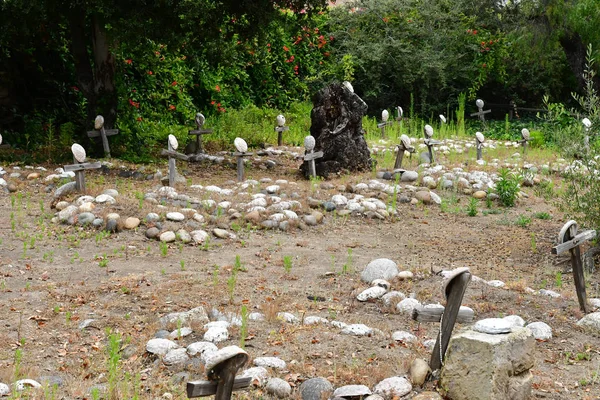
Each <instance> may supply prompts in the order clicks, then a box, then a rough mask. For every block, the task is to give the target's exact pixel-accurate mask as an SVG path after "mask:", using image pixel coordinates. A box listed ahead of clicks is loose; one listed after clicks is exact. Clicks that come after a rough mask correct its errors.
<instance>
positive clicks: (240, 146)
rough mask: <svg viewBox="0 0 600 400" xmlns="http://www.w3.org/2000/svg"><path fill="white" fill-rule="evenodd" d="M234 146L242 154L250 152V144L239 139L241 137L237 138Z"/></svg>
mask: <svg viewBox="0 0 600 400" xmlns="http://www.w3.org/2000/svg"><path fill="white" fill-rule="evenodd" d="M233 145H234V146H235V148H236V149H237V151H239V152H240V153H245V152H247V151H248V144H247V143H246V141H245V140H244V139H242V138H239V137H237V138H235V140H234V141H233Z"/></svg>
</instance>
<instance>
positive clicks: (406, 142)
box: [394, 135, 415, 169]
mask: <svg viewBox="0 0 600 400" xmlns="http://www.w3.org/2000/svg"><path fill="white" fill-rule="evenodd" d="M397 148H398V153H397V154H396V163H395V164H394V169H400V168H402V160H403V159H404V152H405V151H408V152H410V153H414V152H415V148H414V147H413V146H411V143H410V138H409V137H408V136H406V135H402V136H400V144H399V145H398V146H397Z"/></svg>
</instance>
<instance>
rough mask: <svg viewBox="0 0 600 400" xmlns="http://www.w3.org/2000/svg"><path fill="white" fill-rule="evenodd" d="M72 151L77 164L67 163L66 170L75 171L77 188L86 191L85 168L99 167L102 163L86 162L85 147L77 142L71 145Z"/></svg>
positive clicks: (79, 190)
mask: <svg viewBox="0 0 600 400" xmlns="http://www.w3.org/2000/svg"><path fill="white" fill-rule="evenodd" d="M71 151H72V152H73V162H74V163H75V164H72V165H65V167H64V170H65V172H75V188H76V189H77V191H78V192H82V193H85V175H84V172H85V170H86V169H98V168H100V167H101V166H102V165H101V164H100V163H99V162H94V163H86V162H85V149H84V148H83V147H82V146H81V145H79V144H77V143H74V144H73V145H72V146H71Z"/></svg>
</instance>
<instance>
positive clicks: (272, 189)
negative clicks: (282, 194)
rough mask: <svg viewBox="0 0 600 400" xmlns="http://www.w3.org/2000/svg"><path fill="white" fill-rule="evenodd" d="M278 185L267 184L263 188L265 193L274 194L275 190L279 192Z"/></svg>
mask: <svg viewBox="0 0 600 400" xmlns="http://www.w3.org/2000/svg"><path fill="white" fill-rule="evenodd" d="M279 189H280V188H279V185H271V186H267V187H266V188H265V190H266V191H267V193H269V194H275V193H277V192H279Z"/></svg>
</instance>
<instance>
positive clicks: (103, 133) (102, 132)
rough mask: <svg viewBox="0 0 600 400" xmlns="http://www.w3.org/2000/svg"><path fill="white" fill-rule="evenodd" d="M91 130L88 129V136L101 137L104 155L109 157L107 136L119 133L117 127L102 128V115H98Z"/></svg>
mask: <svg viewBox="0 0 600 400" xmlns="http://www.w3.org/2000/svg"><path fill="white" fill-rule="evenodd" d="M94 128H95V130H93V131H88V132H87V135H88V137H89V138H95V137H98V136H99V137H100V138H102V147H103V148H104V156H105V157H107V158H110V147H109V146H108V136H114V135H116V134H117V133H119V130H118V129H104V117H103V116H102V115H98V116H97V117H96V120H95V121H94Z"/></svg>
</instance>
